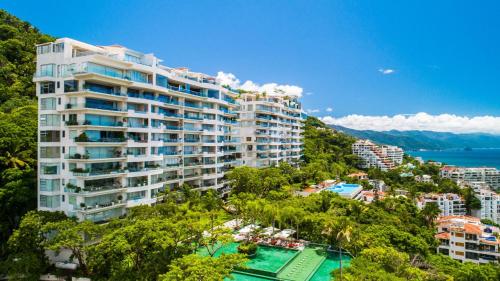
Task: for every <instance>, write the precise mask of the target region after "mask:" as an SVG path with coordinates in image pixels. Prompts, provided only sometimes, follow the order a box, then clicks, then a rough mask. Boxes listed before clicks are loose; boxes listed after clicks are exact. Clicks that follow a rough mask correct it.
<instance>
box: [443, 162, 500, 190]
mask: <svg viewBox="0 0 500 281" xmlns="http://www.w3.org/2000/svg"><path fill="white" fill-rule="evenodd" d="M440 175H441V177H443V178H448V179H451V180H453V181H455V182H457V183H458V182H466V183H471V182H485V183H486V184H488V185H489V186H490V187H491V188H492V189H498V188H500V171H499V170H497V169H496V168H487V167H481V168H464V167H455V166H444V167H442V168H441V170H440Z"/></svg>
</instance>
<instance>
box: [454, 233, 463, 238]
mask: <svg viewBox="0 0 500 281" xmlns="http://www.w3.org/2000/svg"><path fill="white" fill-rule="evenodd" d="M455 237H464V234H463V233H461V232H455Z"/></svg>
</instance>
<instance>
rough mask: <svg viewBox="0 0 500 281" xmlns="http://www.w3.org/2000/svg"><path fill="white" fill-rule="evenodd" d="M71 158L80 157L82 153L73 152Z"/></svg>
mask: <svg viewBox="0 0 500 281" xmlns="http://www.w3.org/2000/svg"><path fill="white" fill-rule="evenodd" d="M71 158H73V159H81V158H82V155H81V154H80V153H75V154H73V156H72V157H71Z"/></svg>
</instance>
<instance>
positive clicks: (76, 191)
mask: <svg viewBox="0 0 500 281" xmlns="http://www.w3.org/2000/svg"><path fill="white" fill-rule="evenodd" d="M66 188H67V189H71V190H73V191H74V192H75V193H79V192H80V191H81V190H82V188H81V187H79V186H77V185H74V184H72V183H68V184H67V185H66Z"/></svg>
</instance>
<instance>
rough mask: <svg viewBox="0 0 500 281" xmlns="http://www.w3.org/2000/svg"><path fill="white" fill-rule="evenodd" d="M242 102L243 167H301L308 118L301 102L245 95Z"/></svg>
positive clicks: (295, 99) (241, 97) (260, 95)
mask: <svg viewBox="0 0 500 281" xmlns="http://www.w3.org/2000/svg"><path fill="white" fill-rule="evenodd" d="M238 102H239V104H240V112H239V113H240V115H239V117H240V122H241V128H240V139H241V146H242V161H243V164H244V165H248V166H252V167H268V166H276V165H278V163H279V162H281V161H286V162H289V163H298V162H299V159H300V158H301V156H302V154H301V151H302V148H303V141H302V132H303V130H302V128H303V122H302V120H303V118H304V117H305V115H303V113H302V106H301V104H300V102H299V101H298V100H297V98H296V97H289V96H283V95H282V94H268V93H266V94H259V93H249V92H244V93H242V94H241V95H240V97H239V98H238Z"/></svg>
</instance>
